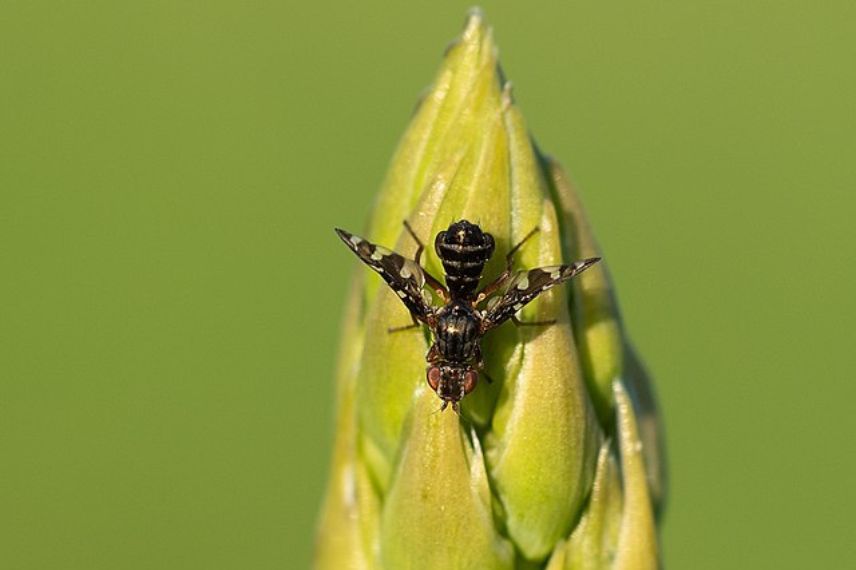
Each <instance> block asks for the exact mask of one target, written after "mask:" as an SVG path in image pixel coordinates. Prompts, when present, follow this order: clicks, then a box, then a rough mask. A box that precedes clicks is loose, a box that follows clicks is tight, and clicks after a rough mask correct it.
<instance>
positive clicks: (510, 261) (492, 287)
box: [476, 226, 538, 303]
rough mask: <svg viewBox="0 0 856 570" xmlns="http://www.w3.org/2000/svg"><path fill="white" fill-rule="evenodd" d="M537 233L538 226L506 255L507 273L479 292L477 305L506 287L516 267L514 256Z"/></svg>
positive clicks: (504, 272) (503, 273)
mask: <svg viewBox="0 0 856 570" xmlns="http://www.w3.org/2000/svg"><path fill="white" fill-rule="evenodd" d="M536 233H538V226H535V227H534V228H532V229H531V230H530V231H529V233H528V234H526V235H525V236H523V239H522V240H520V241H519V242H517V245H515V246H514V247H512V248H511V249H510V250H509V252H508V253H507V254H506V255H505V271H503V272H502V273H500V275H499V277H497V278H496V279H494V280H493V281H492V282H490V283H488V284H487V285H485V286H484V288H483V289H482V290H481V291H479V294H478V295H477V296H476V303H480V302H482V301H484V300H485V299H486V298H487V297H488V296H489V295H491V294H493V293H494V292H495V291H496V290H498V289H499V288H500V287H502V286H503V285H505V282H506V281H508V278H509V277H511V275H512V271H511V266H512V265H514V254H515V253H517V250H519V249H520V247H521V246H522V245H523V244H524V243H526V240H528V239H529V238H531V237H532V236H534V235H535V234H536Z"/></svg>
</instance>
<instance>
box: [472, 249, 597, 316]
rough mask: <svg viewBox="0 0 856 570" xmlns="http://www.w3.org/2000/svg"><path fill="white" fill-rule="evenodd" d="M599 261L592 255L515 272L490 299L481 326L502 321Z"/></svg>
mask: <svg viewBox="0 0 856 570" xmlns="http://www.w3.org/2000/svg"><path fill="white" fill-rule="evenodd" d="M598 261H600V258H599V257H591V258H589V259H583V260H581V261H577V262H576V263H573V264H572V265H554V266H551V267H538V268H537V269H529V270H527V271H520V272H518V273H516V274H515V275H514V276H513V277H512V278H511V280H510V281H509V283H508V285H507V286H506V288H505V290H504V292H503V293H502V294H500V295H498V296H496V297H494V298H492V299H490V300H489V301H488V303H487V307H486V308H485V316H484V319H483V324H482V330H483V331H487V330H489V329H492V328H494V327H497V326H499V325H501V324H502V323H504V322H505V321H507V320H508V319H510V318H511V317H513V316H514V315H515V314H516V313H517V311H519V310H520V309H522V308H523V307H524V306H526V305H527V304H528V303H530V302H531V301H533V300H534V299H535V297H537V296H538V295H540V294H541V293H543V292H544V291H546V290H547V289H550V288H551V287H554V286H556V285H558V284H560V283H564V282H565V281H567V280H568V279H570V278H572V277H574V276H575V275H579V274H580V273H582V272H583V271H585V270H586V269H588V268H589V267H591V266H592V265H594V264H595V263H597V262H598Z"/></svg>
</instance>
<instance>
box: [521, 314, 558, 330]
mask: <svg viewBox="0 0 856 570" xmlns="http://www.w3.org/2000/svg"><path fill="white" fill-rule="evenodd" d="M511 322H512V323H514V326H516V327H546V326H548V325H554V324H556V319H550V320H549V321H521V320H520V319H518V318H517V315H512V317H511Z"/></svg>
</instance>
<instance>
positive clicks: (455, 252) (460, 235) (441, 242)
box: [434, 220, 496, 299]
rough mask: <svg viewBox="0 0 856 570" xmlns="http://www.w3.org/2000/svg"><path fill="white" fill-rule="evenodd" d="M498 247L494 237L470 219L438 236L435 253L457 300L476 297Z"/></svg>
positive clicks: (447, 283) (450, 290)
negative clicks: (485, 271)
mask: <svg viewBox="0 0 856 570" xmlns="http://www.w3.org/2000/svg"><path fill="white" fill-rule="evenodd" d="M495 246H496V244H495V243H494V240H493V236H492V235H490V234H489V233H487V232H483V231H482V230H481V228H480V227H478V225H476V224H472V223H470V222H468V221H467V220H461V221H459V222H455V223H454V224H452V225H450V226H449V229H447V230H445V231H442V232H440V233H438V234H437V237H436V239H435V240H434V250H435V251H436V252H437V256H438V257H439V258H440V261H441V262H442V263H443V271H444V272H445V273H446V286H447V287H448V288H449V292H450V293H451V295H452V297H453V298H456V299H471V298H472V297H473V295H474V294H475V291H476V289H477V288H478V284H479V280H480V279H481V276H482V271H484V266H485V264H486V263H487V261H488V260H489V259H490V256H491V255H493V250H494V248H495Z"/></svg>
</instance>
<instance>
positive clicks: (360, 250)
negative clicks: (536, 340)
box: [336, 220, 600, 410]
mask: <svg viewBox="0 0 856 570" xmlns="http://www.w3.org/2000/svg"><path fill="white" fill-rule="evenodd" d="M405 227H406V228H407V231H408V232H409V233H410V235H411V236H412V237H413V239H414V240H415V241H416V242H417V244H419V248H418V249H417V251H416V255H415V256H414V259H408V258H406V257H404V256H402V255H399V254H397V253H395V252H392V251H389V250H387V249H385V248H383V247H381V246H378V245H375V244H373V243H371V242H369V241H367V240H365V239H363V238H361V237H359V236H355V235H353V234H350V233H348V232H346V231H344V230H340V229H337V230H336V233H337V234H338V235H339V237H340V238H341V239H342V241H343V242H345V244H346V245H347V246H348V247H350V248H351V250H352V251H353V252H354V253H355V254H356V255H357V256H358V257H359V258H360V259H361V260H362V261H363V262H364V263H366V264H367V265H368V266H369V267H371V268H372V269H374V270H375V271H376V272H377V273H379V274H380V276H381V277H382V278H383V279H384V280H385V281H386V282H387V284H388V285H389V286H390V288H392V290H393V291H394V292H395V293H396V294H397V295H398V296H399V298H400V299H401V300H402V302H403V303H404V304H405V306H406V307H407V308H408V309H409V310H410V314H411V315H412V317H413V325H411V326H406V327H398V328H396V329H390V332H396V331H398V330H405V329H410V328H414V329H415V328H416V327H418V326H419V324H420V323H423V324H425V325H427V326H428V328H429V329H430V330H431V333H432V335H433V337H434V343H433V344H432V345H431V348H430V349H429V350H428V354H427V355H426V360H427V361H428V370H427V375H426V376H427V380H428V384H429V385H430V386H431V388H432V389H433V390H434V391H435V392H436V393H437V395H438V396H439V397H440V399H442V400H443V408H445V407H446V406H447V405H448V404H450V403H451V404H452V408H454V409H455V410H457V408H458V402H459V401H460V400H461V399H463V397H464V396H465V395H466V394H469V393H470V392H472V390H473V389H474V388H475V386H476V383H477V381H478V376H479V372H481V371H482V369H483V368H484V359H483V358H482V354H481V339H482V336H483V335H484V334H485V333H486V332H487V331H489V330H490V329H492V328H495V327H497V326H499V325H500V324H502V323H503V322H505V321H507V320H509V319H510V320H512V321H513V322H514V323H515V324H518V325H522V324H527V325H548V324H551V323H552V321H549V322H538V323H522V322H520V321H519V320H517V318H516V317H515V315H516V313H517V312H518V311H519V310H520V309H522V308H523V307H524V306H525V305H526V304H527V303H529V302H530V301H532V300H533V299H535V298H536V297H537V296H538V295H540V294H541V293H542V292H543V291H546V290H547V289H549V288H550V287H553V286H554V285H557V284H559V283H562V282H564V281H567V280H568V279H570V278H571V277H573V276H574V275H578V274H579V273H580V272H582V271H584V270H585V269H587V268H588V267H590V266H592V265H594V264H595V263H597V262H598V261H599V260H600V258H597V257H593V258H589V259H584V260H582V261H578V262H576V263H574V264H572V265H556V266H552V267H540V268H537V269H530V270H524V271H519V272H516V273H515V272H512V270H511V267H512V260H513V256H514V253H515V252H516V251H517V249H518V248H519V247H520V246H521V245H523V243H524V242H525V241H526V239H528V238H529V237H530V236H531V235H532V234H534V233H535V231H537V228H536V229H533V230H532V231H531V232H529V234H528V235H527V236H526V237H525V238H523V240H522V241H521V242H520V243H518V244H517V245H516V246H514V247H513V248H512V249H511V251H509V252H508V254H507V255H506V262H507V265H506V269H505V271H503V272H502V274H501V275H500V276H499V277H497V278H496V279H495V280H494V281H492V282H491V283H489V284H488V285H486V286H485V287H484V288H482V289H481V290H480V291H479V290H478V286H479V282H480V281H481V277H482V272H483V271H484V267H485V264H487V262H488V260H489V259H490V258H491V256H492V255H493V252H494V249H495V242H494V239H493V236H492V235H490V234H489V233H487V232H483V231H482V230H481V228H480V227H479V226H478V225H476V224H473V223H470V222H468V221H467V220H461V221H459V222H455V223H453V224H452V225H450V226H449V228H448V229H447V230H445V231H442V232H440V233H438V234H437V237H436V239H435V240H434V250H435V252H436V253H437V256H438V257H439V258H440V261H441V262H442V264H443V271H444V274H445V275H444V277H445V281H446V285H445V286H443V284H441V283H440V282H439V280H437V279H436V278H435V277H433V276H432V275H431V274H429V273H428V272H427V271H426V270H425V269H423V268H422V267H421V266H420V265H419V259H420V257H421V255H422V252H423V249H424V246H423V245H422V242H421V241H419V238H418V237H417V236H416V234H414V233H413V230H412V229H411V228H410V226H409V225H408V224H407V223H406V222H405ZM426 284H427V285H428V286H429V287H430V288H431V289H432V290H433V291H434V292H435V293H436V294H437V296H438V297H439V298H440V299H441V300H442V301H443V306H442V307H439V308H438V307H435V306H433V305H432V304H431V303H430V296H427V297H426V296H425V295H423V291H422V289H423V287H424V285H426ZM484 301H487V303H486V307H485V308H484V309H479V305H480V304H481V303H483V302H484Z"/></svg>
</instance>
